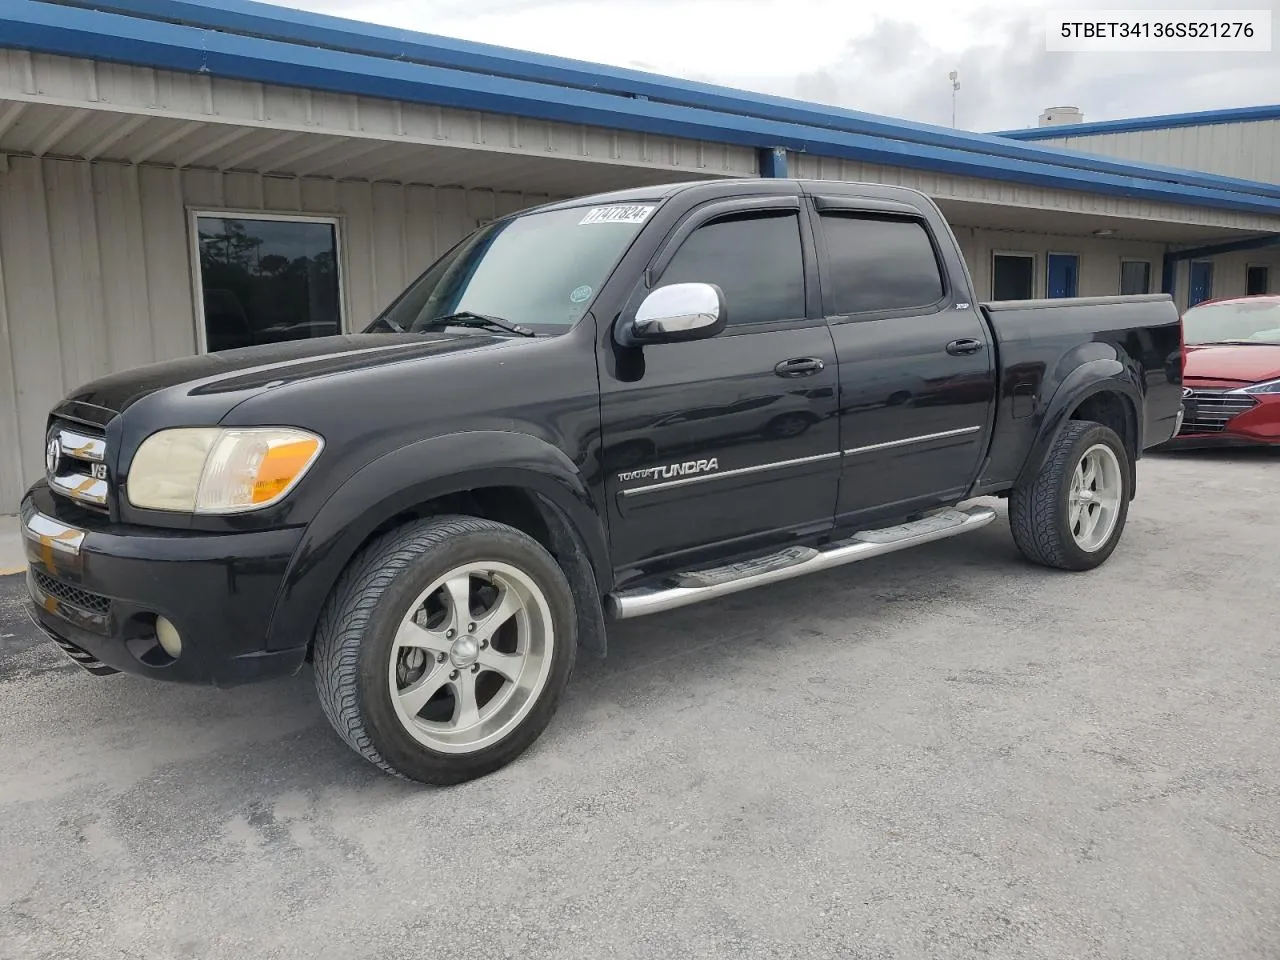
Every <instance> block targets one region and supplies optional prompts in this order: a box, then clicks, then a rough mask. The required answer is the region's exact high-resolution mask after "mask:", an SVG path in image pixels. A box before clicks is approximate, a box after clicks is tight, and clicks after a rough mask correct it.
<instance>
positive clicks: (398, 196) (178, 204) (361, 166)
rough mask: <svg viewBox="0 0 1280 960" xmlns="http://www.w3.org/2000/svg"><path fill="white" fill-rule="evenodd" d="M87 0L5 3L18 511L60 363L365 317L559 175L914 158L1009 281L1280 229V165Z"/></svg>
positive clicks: (261, 18)
mask: <svg viewBox="0 0 1280 960" xmlns="http://www.w3.org/2000/svg"><path fill="white" fill-rule="evenodd" d="M92 6H93V9H88V3H87V0H75V2H69V3H67V2H64V3H53V2H44V0H8V2H6V3H5V4H4V5H3V7H0V450H3V451H4V454H3V455H0V513H4V512H7V510H12V509H15V508H16V504H17V500H18V498H19V496H20V493H21V491H22V489H23V488H24V487H25V486H26V484H27V483H29V482H30V481H31V480H32V479H34V478H35V477H37V476H39V475H40V473H41V472H42V470H43V449H44V443H43V431H44V419H45V414H46V412H47V410H48V409H49V407H50V406H51V405H52V404H53V403H55V402H56V401H57V400H58V399H59V398H60V397H61V396H62V395H63V394H64V393H65V392H66V391H67V390H68V389H71V388H72V387H74V386H75V385H77V384H79V383H81V382H84V381H86V380H89V379H91V378H94V377H97V376H101V375H104V374H107V373H110V372H112V371H116V370H120V369H124V368H128V367H132V366H137V365H139V364H142V363H146V362H149V361H152V360H160V359H168V358H173V357H181V356H185V355H190V354H193V353H195V352H198V351H202V350H216V349H220V348H222V347H225V346H231V345H236V344H240V343H245V342H255V341H256V342H261V341H264V340H270V339H273V338H277V339H278V338H281V337H296V336H314V335H323V334H325V333H331V332H335V331H339V330H342V331H353V330H359V329H361V328H362V327H363V326H364V325H365V324H366V323H367V322H368V321H369V320H370V319H371V318H372V317H373V316H374V314H375V313H376V312H377V311H378V310H379V309H381V308H382V307H383V306H385V305H386V304H387V303H388V302H389V301H390V300H391V299H392V298H393V297H394V296H395V295H396V294H398V293H399V292H400V290H401V289H402V287H403V286H404V285H405V284H406V283H407V282H408V281H409V280H410V279H412V277H413V276H415V275H416V274H417V273H419V272H420V271H421V270H422V269H423V268H424V267H425V266H426V265H427V264H428V263H430V261H431V260H432V259H433V258H434V257H435V256H436V255H437V254H439V253H441V252H443V250H444V249H446V248H447V247H448V246H450V245H451V244H452V243H453V242H455V241H456V240H458V239H459V238H461V237H462V236H463V235H464V234H465V233H467V232H468V231H470V230H471V229H473V228H474V227H476V226H477V225H478V224H480V223H483V222H485V221H486V220H489V219H492V218H493V217H496V216H501V215H502V214H504V213H507V212H509V211H513V210H517V209H520V208H522V207H524V206H527V205H530V204H533V203H537V202H540V201H542V200H545V199H548V198H561V197H567V196H573V195H580V194H585V193H591V192H596V191H599V190H605V189H611V188H615V187H621V186H626V185H643V184H652V183H660V182H670V181H677V180H687V179H693V178H710V177H726V176H788V175H790V176H801V177H819V178H832V179H849V180H872V181H879V182H884V183H895V184H903V185H907V186H913V187H916V188H918V189H920V190H923V191H924V192H926V193H928V194H929V195H931V196H933V197H934V198H935V199H937V200H938V202H939V203H940V204H941V206H942V207H943V208H944V210H945V211H946V213H947V215H948V216H949V217H950V219H951V221H952V223H953V224H955V227H956V233H957V235H958V237H959V240H960V244H961V247H962V248H963V250H964V252H965V254H966V257H967V258H968V262H969V265H970V268H971V270H972V272H973V274H974V277H975V282H976V284H977V286H978V289H979V291H980V292H981V293H982V294H983V295H984V296H988V297H991V298H993V299H1000V298H1014V297H1022V296H1046V295H1047V296H1075V295H1092V294H1109V293H1117V292H1147V291H1152V290H1159V289H1161V288H1162V286H1163V288H1164V289H1169V290H1172V291H1174V292H1175V294H1176V295H1177V296H1178V297H1179V298H1180V301H1181V302H1185V301H1186V297H1187V293H1188V290H1189V288H1188V284H1187V283H1186V281H1185V280H1181V279H1179V277H1180V275H1179V274H1178V272H1177V270H1176V269H1174V270H1170V269H1169V265H1170V263H1173V264H1174V266H1175V267H1176V266H1177V264H1178V263H1179V261H1178V260H1177V257H1179V256H1181V254H1182V252H1185V251H1188V250H1193V251H1195V250H1198V251H1205V250H1209V251H1210V253H1207V254H1198V256H1200V255H1202V256H1204V257H1207V258H1208V262H1210V263H1211V264H1212V268H1211V269H1212V271H1213V276H1212V292H1213V293H1214V294H1215V295H1222V294H1227V293H1242V292H1244V285H1245V272H1244V268H1243V266H1240V268H1239V269H1237V265H1238V263H1240V264H1243V263H1244V262H1245V261H1243V260H1240V259H1239V258H1240V257H1242V256H1244V255H1243V254H1237V253H1233V252H1231V251H1232V250H1234V249H1235V248H1234V247H1232V246H1231V245H1232V244H1237V245H1238V244H1241V243H1244V244H1249V245H1256V244H1258V243H1259V242H1261V241H1260V239H1259V238H1262V239H1264V240H1270V239H1273V238H1275V237H1280V186H1277V185H1276V183H1275V182H1274V178H1272V180H1273V182H1270V183H1268V182H1259V181H1257V180H1251V179H1247V178H1244V177H1241V176H1235V175H1227V174H1226V173H1221V172H1219V173H1211V172H1203V171H1195V170H1187V169H1173V168H1171V167H1168V166H1164V165H1161V166H1155V165H1152V164H1153V161H1148V160H1144V161H1143V162H1141V163H1137V162H1133V161H1129V160H1122V159H1111V158H1105V157H1100V156H1097V155H1091V154H1086V153H1082V152H1077V151H1071V150H1064V149H1061V148H1059V147H1057V146H1044V145H1041V144H1038V143H1026V142H1020V141H1019V140H1016V139H1012V138H1009V137H1001V136H989V135H981V134H970V133H961V132H957V131H955V130H950V129H943V128H936V127H930V126H926V125H921V124H912V123H907V122H903V121H898V120H891V119H887V118H884V117H878V116H872V115H868V114H862V113H858V112H855V111H848V110H838V109H834V108H827V107H818V106H815V105H811V104H806V103H801V102H797V101H793V100H786V99H782V98H776V97H766V96H759V95H754V94H747V93H742V92H740V91H734V90H728V89H725V88H720V87H714V86H708V85H705V84H696V83H690V82H685V81H679V80H674V79H669V78H664V77H657V76H654V75H652V74H644V73H639V72H635V71H627V70H617V69H612V68H607V67H601V66H598V65H594V64H585V63H580V62H576V61H569V60H564V59H559V58H553V57H544V56H539V55H535V54H527V53H521V52H518V51H512V50H505V49H499V48H494V47H487V46H484V45H480V44H473V43H465V42H461V41H454V40H448V39H444V38H439V37H432V36H425V35H420V34H410V33H406V32H405V31H400V30H391V29H387V28H381V27H374V26H369V25H364V24H357V23H352V22H350V21H345V20H339V19H335V18H331V17H323V16H318V15H313V14H306V13H301V12H298V11H293V10H289V9H285V8H282V7H274V6H267V5H264V4H260V3H253V2H244V0H97V2H94V3H93V4H92ZM1077 129H1078V128H1077ZM1055 132H1057V131H1055ZM1075 132H1076V131H1075V129H1073V131H1072V133H1073V134H1074V133H1075ZM1161 163H1162V164H1163V163H1164V161H1161ZM1265 253H1266V251H1265V250H1263V249H1258V250H1256V251H1254V252H1251V253H1250V254H1248V257H1249V259H1248V261H1247V262H1248V263H1249V264H1254V263H1255V261H1259V258H1262V257H1263V256H1264V254H1265ZM1270 256H1271V259H1270V260H1268V261H1267V264H1268V266H1269V269H1270V270H1271V272H1272V273H1275V272H1276V271H1277V270H1280V255H1276V254H1275V253H1271V254H1270ZM1171 257H1173V258H1174V259H1173V260H1171V259H1170V258H1171ZM1259 262H1260V261H1259ZM1183 272H1184V273H1185V270H1184V271H1183ZM1202 286H1203V285H1202ZM1202 286H1201V287H1197V288H1196V295H1199V293H1200V292H1202ZM6 508H7V510H6Z"/></svg>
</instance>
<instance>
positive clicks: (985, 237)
mask: <svg viewBox="0 0 1280 960" xmlns="http://www.w3.org/2000/svg"><path fill="white" fill-rule="evenodd" d="M952 229H953V230H954V232H955V234H956V240H957V241H958V242H959V244H960V250H961V252H962V253H963V254H964V257H965V262H966V264H967V265H968V267H969V273H970V274H971V275H972V277H973V283H974V286H975V287H976V288H977V291H978V296H979V297H980V298H982V299H984V300H986V299H990V297H991V257H992V254H994V253H996V252H1002V253H1030V254H1034V255H1035V258H1036V265H1035V295H1036V296H1037V297H1043V296H1044V295H1045V287H1046V283H1045V268H1046V265H1047V262H1048V260H1047V258H1048V255H1049V254H1050V253H1073V254H1076V255H1077V256H1078V257H1079V258H1080V281H1079V290H1078V294H1079V295H1080V296H1082V297H1105V296H1115V295H1116V294H1118V293H1119V292H1120V263H1121V261H1123V260H1146V261H1148V262H1149V263H1150V264H1151V292H1153V293H1158V292H1159V291H1160V281H1161V270H1162V267H1163V261H1164V251H1165V245H1164V244H1162V243H1143V242H1141V241H1136V240H1108V239H1098V238H1086V237H1059V236H1052V235H1047V234H1039V233H1024V232H1020V231H1012V230H991V229H986V228H983V227H972V226H966V225H964V224H963V223H958V224H953V226H952ZM1213 264H1214V267H1213V271H1214V276H1213V296H1214V297H1239V296H1244V294H1245V291H1246V287H1245V271H1246V268H1247V267H1249V266H1267V267H1270V273H1271V277H1270V279H1271V291H1270V292H1272V293H1280V248H1278V249H1262V250H1253V251H1248V252H1243V253H1233V254H1228V255H1224V256H1218V257H1214V258H1213ZM1188 271H1189V267H1188V266H1187V264H1186V263H1185V262H1183V263H1180V264H1179V265H1178V273H1177V274H1176V275H1175V278H1174V300H1175V301H1176V302H1177V303H1178V306H1179V307H1181V308H1185V307H1186V303H1187V288H1188V283H1189V277H1188Z"/></svg>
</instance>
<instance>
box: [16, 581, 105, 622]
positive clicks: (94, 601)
mask: <svg viewBox="0 0 1280 960" xmlns="http://www.w3.org/2000/svg"><path fill="white" fill-rule="evenodd" d="M31 574H32V577H33V578H34V579H35V582H36V587H37V588H39V590H40V592H41V593H43V594H44V595H45V596H47V597H53V598H54V599H55V600H60V601H62V602H63V603H65V604H67V606H70V607H75V608H76V609H77V610H83V611H85V612H86V613H94V614H97V615H98V616H106V615H107V611H108V610H109V609H110V607H111V601H110V600H109V599H108V598H107V597H104V596H102V595H101V594H99V593H90V592H89V591H88V590H81V589H80V588H79V587H77V586H75V585H74V584H71V583H63V582H62V581H61V580H55V579H54V578H53V577H51V576H49V575H48V574H47V573H42V572H41V571H39V570H32V571H31Z"/></svg>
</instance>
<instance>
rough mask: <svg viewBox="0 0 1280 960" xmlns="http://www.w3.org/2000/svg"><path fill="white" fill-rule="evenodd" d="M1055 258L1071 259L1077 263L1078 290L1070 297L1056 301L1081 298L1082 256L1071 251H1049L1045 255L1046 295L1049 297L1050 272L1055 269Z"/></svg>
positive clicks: (1057, 298) (1056, 298)
mask: <svg viewBox="0 0 1280 960" xmlns="http://www.w3.org/2000/svg"><path fill="white" fill-rule="evenodd" d="M1054 257H1070V258H1071V259H1072V260H1074V261H1075V263H1076V289H1075V292H1074V293H1072V294H1071V296H1069V297H1054V298H1053V299H1055V300H1070V299H1071V298H1072V297H1078V296H1080V263H1081V260H1082V258H1081V256H1080V254H1078V253H1072V252H1071V251H1069V250H1048V251H1046V252H1045V255H1044V295H1045V297H1049V296H1050V294H1049V271H1050V270H1051V269H1052V267H1053V258H1054Z"/></svg>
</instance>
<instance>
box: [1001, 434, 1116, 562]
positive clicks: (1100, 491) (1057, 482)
mask: <svg viewBox="0 0 1280 960" xmlns="http://www.w3.org/2000/svg"><path fill="white" fill-rule="evenodd" d="M1131 483H1132V480H1131V471H1130V465H1129V455H1128V453H1127V451H1126V450H1125V448H1124V444H1123V443H1122V442H1121V440H1120V438H1119V437H1118V436H1117V435H1116V433H1115V431H1114V430H1112V429H1111V428H1110V427H1107V426H1104V425H1103V424H1100V423H1094V422H1092V421H1088V420H1072V421H1070V422H1069V423H1068V424H1067V425H1066V427H1065V428H1063V431H1062V433H1061V434H1060V435H1059V436H1058V438H1057V440H1055V441H1054V445H1053V449H1052V450H1051V451H1050V453H1049V458H1048V459H1047V460H1046V461H1045V464H1044V466H1043V467H1042V468H1041V470H1040V472H1039V473H1038V474H1037V475H1036V476H1035V477H1034V478H1033V479H1032V480H1031V482H1030V483H1028V484H1024V485H1023V486H1020V487H1016V488H1015V489H1014V490H1013V492H1012V493H1011V494H1010V496H1009V525H1010V528H1011V529H1012V532H1013V542H1014V543H1015V544H1016V545H1017V547H1018V549H1019V550H1020V551H1021V552H1022V555H1023V556H1025V557H1026V558H1027V559H1028V560H1031V561H1032V562H1033V563H1038V564H1041V565H1043V566H1046V567H1056V568H1057V569H1060V570H1091V569H1093V568H1094V567H1097V566H1099V565H1100V564H1102V563H1103V562H1105V561H1106V559H1107V558H1108V557H1109V556H1111V553H1112V551H1114V550H1115V548H1116V544H1117V543H1119V542H1120V535H1121V533H1122V532H1123V531H1124V525H1125V521H1126V519H1127V518H1128V514H1129V498H1130V490H1131Z"/></svg>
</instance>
